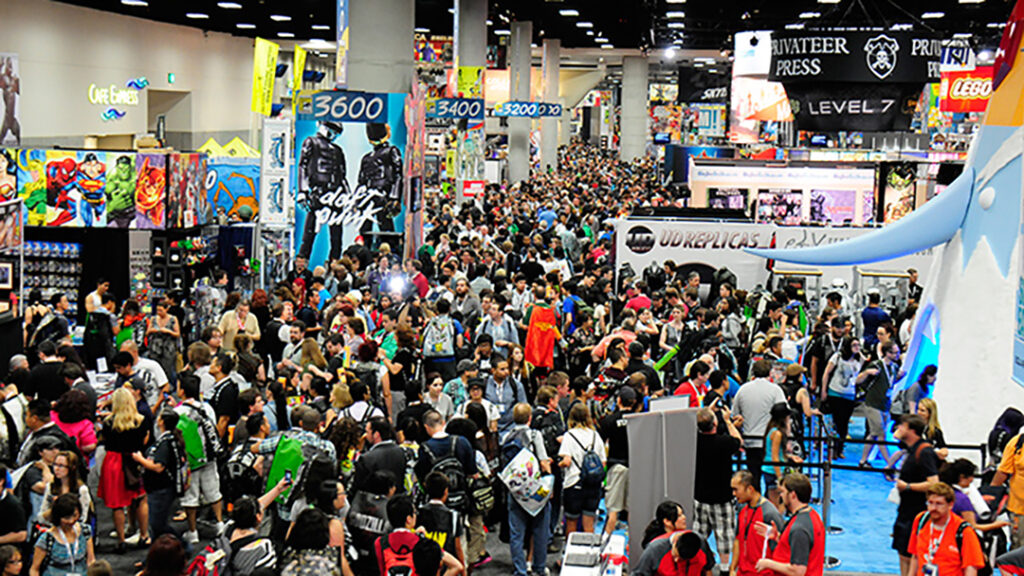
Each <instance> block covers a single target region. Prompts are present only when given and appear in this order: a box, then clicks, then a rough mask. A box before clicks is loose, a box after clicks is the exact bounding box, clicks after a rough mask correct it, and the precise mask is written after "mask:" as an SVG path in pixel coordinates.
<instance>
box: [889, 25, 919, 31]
mask: <svg viewBox="0 0 1024 576" xmlns="http://www.w3.org/2000/svg"><path fill="white" fill-rule="evenodd" d="M889 29H890V30H913V29H914V25H913V24H893V25H892V26H890V27H889Z"/></svg>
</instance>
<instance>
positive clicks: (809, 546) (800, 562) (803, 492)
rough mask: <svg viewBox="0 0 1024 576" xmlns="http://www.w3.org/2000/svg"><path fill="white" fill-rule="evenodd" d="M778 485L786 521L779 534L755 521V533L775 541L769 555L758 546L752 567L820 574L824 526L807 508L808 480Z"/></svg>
mask: <svg viewBox="0 0 1024 576" xmlns="http://www.w3.org/2000/svg"><path fill="white" fill-rule="evenodd" d="M780 488H781V496H782V502H783V504H784V505H785V507H786V510H787V511H789V513H790V517H789V521H788V522H786V525H785V527H783V529H782V533H781V534H779V532H778V531H777V530H776V529H775V528H774V527H773V526H771V525H769V524H767V523H765V522H759V523H757V524H755V526H754V527H755V529H756V530H757V533H758V535H759V536H763V537H764V538H765V539H766V540H775V541H777V543H776V544H775V549H774V550H773V551H772V553H771V557H770V558H769V557H768V554H767V547H764V545H762V546H763V547H762V558H761V559H760V560H758V561H757V564H755V565H754V569H755V570H758V571H762V570H769V571H770V572H769V574H774V575H778V576H822V574H823V573H824V570H825V525H824V524H823V523H822V521H821V517H820V516H818V513H817V512H815V511H814V509H813V508H811V504H810V502H811V481H810V479H809V478H807V476H804V475H803V474H799V473H794V474H788V475H786V477H785V478H783V479H782V482H781V483H780ZM935 576H938V575H935Z"/></svg>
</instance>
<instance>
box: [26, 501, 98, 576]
mask: <svg viewBox="0 0 1024 576" xmlns="http://www.w3.org/2000/svg"><path fill="white" fill-rule="evenodd" d="M81 515H82V511H81V504H80V503H79V501H78V495H77V494H72V493H68V494H64V495H62V496H60V497H59V498H57V500H56V501H55V502H54V503H53V508H52V509H51V515H50V519H51V521H52V522H53V525H54V528H53V529H52V530H49V531H47V532H44V533H43V534H41V535H40V536H39V539H38V540H36V545H35V550H34V552H33V556H32V567H31V568H30V569H29V575H30V576H78V575H81V574H85V571H86V567H87V566H89V565H91V564H92V563H93V562H95V561H96V553H95V551H94V549H93V537H92V529H91V528H89V525H88V524H87V523H82V522H79V520H80V519H81Z"/></svg>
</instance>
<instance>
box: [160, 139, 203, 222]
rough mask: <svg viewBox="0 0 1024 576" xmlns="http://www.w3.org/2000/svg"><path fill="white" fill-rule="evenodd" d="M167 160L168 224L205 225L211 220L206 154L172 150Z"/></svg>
mask: <svg viewBox="0 0 1024 576" xmlns="http://www.w3.org/2000/svg"><path fill="white" fill-rule="evenodd" d="M168 163H169V164H168V169H167V171H168V191H167V227H168V228H193V227H195V226H203V225H205V224H206V223H207V222H209V221H211V220H212V219H213V214H212V212H211V210H210V203H209V202H208V201H207V196H206V154H182V153H178V152H175V153H172V154H171V155H170V158H169V159H168Z"/></svg>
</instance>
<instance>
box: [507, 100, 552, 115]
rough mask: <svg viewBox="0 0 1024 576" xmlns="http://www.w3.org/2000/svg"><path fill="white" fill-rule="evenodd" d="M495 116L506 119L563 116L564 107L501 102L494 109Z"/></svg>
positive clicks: (538, 103) (533, 103)
mask: <svg viewBox="0 0 1024 576" xmlns="http://www.w3.org/2000/svg"><path fill="white" fill-rule="evenodd" d="M494 115H495V116H500V117H505V118H541V117H545V116H561V115H562V105H561V104H554V103H549V102H518V101H511V102H501V103H499V104H498V105H497V106H495V107H494Z"/></svg>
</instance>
